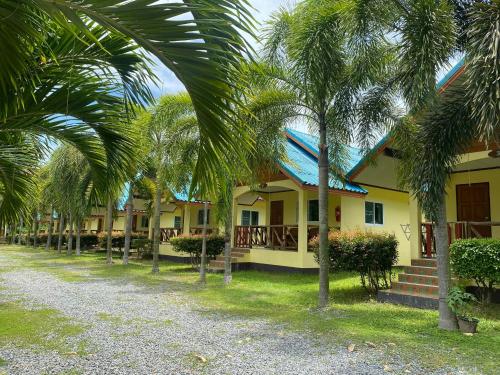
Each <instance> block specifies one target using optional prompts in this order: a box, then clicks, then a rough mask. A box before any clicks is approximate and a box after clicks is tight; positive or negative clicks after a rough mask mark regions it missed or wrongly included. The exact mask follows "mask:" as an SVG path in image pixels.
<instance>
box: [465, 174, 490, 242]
mask: <svg viewBox="0 0 500 375" xmlns="http://www.w3.org/2000/svg"><path fill="white" fill-rule="evenodd" d="M490 220H491V217H490V184H489V183H488V182H482V183H478V184H466V185H457V221H479V222H480V221H490ZM471 235H472V237H491V226H487V225H472V226H471Z"/></svg>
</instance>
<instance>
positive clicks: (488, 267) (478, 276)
mask: <svg viewBox="0 0 500 375" xmlns="http://www.w3.org/2000/svg"><path fill="white" fill-rule="evenodd" d="M450 262H451V267H452V270H453V273H454V275H455V276H457V277H459V278H461V279H469V280H474V281H475V282H476V284H477V286H478V287H480V289H481V290H482V295H481V298H482V300H483V301H484V302H491V297H492V294H493V290H494V287H495V285H496V284H498V282H499V281H500V240H499V239H491V238H481V239H479V238H474V239H468V240H457V241H455V242H453V243H452V244H451V245H450Z"/></svg>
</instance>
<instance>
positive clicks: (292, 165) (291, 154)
mask: <svg viewBox="0 0 500 375" xmlns="http://www.w3.org/2000/svg"><path fill="white" fill-rule="evenodd" d="M287 133H288V134H290V135H292V137H293V138H294V139H296V140H297V141H298V142H300V143H301V144H302V145H304V146H305V147H307V148H308V149H310V150H313V151H314V152H315V153H316V154H317V152H318V147H317V146H313V145H317V144H318V143H319V139H318V138H317V137H315V136H313V135H311V134H306V133H302V132H299V131H296V130H291V129H287ZM286 152H287V158H288V161H287V162H286V163H285V162H282V163H281V166H282V167H283V169H284V170H285V171H286V172H287V173H289V174H290V175H291V176H292V177H293V178H295V179H296V180H297V181H299V182H300V183H302V184H305V185H312V186H318V184H319V173H318V159H317V157H316V156H315V155H311V153H310V152H308V151H307V150H305V149H304V148H303V147H302V146H301V145H299V144H298V143H296V142H295V141H294V140H292V139H287V145H286ZM349 154H350V160H349V165H354V164H356V163H357V162H358V161H359V159H360V158H361V155H360V153H359V150H358V149H356V148H354V147H350V148H349ZM329 185H330V189H339V190H346V191H350V192H354V193H361V194H366V193H367V191H366V190H365V189H363V188H362V187H360V186H358V185H356V184H352V183H349V182H345V183H343V182H342V181H340V180H339V179H338V178H335V177H333V176H331V177H330V181H329Z"/></svg>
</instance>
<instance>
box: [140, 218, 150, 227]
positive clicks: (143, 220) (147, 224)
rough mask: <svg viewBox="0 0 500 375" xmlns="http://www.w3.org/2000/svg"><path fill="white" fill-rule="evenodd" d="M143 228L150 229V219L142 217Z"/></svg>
mask: <svg viewBox="0 0 500 375" xmlns="http://www.w3.org/2000/svg"><path fill="white" fill-rule="evenodd" d="M141 227H142V228H148V227H149V217H147V216H141Z"/></svg>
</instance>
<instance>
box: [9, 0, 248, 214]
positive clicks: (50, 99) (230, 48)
mask: <svg viewBox="0 0 500 375" xmlns="http://www.w3.org/2000/svg"><path fill="white" fill-rule="evenodd" d="M0 14H2V15H4V16H3V17H2V23H1V24H0V64H1V66H2V71H1V72H0V102H2V103H3V105H2V107H1V109H0V120H1V121H2V130H5V131H9V132H23V133H28V134H37V135H39V134H43V135H49V136H52V137H57V138H59V139H63V140H65V141H67V142H70V143H72V144H73V145H74V146H76V147H77V148H79V150H80V151H81V152H82V153H84V154H85V155H86V157H87V158H88V160H89V162H90V164H91V167H92V169H93V170H94V173H99V166H101V165H102V164H103V163H104V162H105V160H108V161H109V162H110V163H112V164H113V163H116V164H119V162H120V161H121V163H122V165H124V166H126V165H127V162H126V159H127V158H128V156H129V155H128V151H129V150H131V149H132V147H131V144H130V143H129V142H128V141H127V140H126V139H124V138H123V137H122V136H121V134H120V133H121V131H120V127H119V126H117V125H116V124H119V123H121V122H123V121H122V120H123V119H124V118H125V119H126V118H128V117H129V114H130V111H131V110H132V109H133V106H132V104H134V103H136V104H141V103H144V102H150V101H151V99H152V96H151V93H150V91H149V89H148V86H147V83H148V80H150V79H153V80H154V75H153V73H152V72H151V69H150V68H149V67H148V63H149V59H148V58H147V57H146V56H145V54H143V53H141V52H140V48H142V49H144V50H146V51H147V52H149V53H151V54H152V55H154V56H156V57H157V58H158V59H159V60H160V61H161V63H162V64H163V65H165V66H166V67H167V68H169V69H170V70H172V71H173V72H174V74H175V75H176V76H177V78H179V80H180V81H181V82H182V83H183V84H184V85H185V87H186V89H187V91H188V93H189V94H190V95H191V97H192V101H193V106H194V108H195V110H196V112H197V115H198V117H199V125H200V129H202V130H203V132H204V138H203V142H204V147H203V148H201V150H202V152H203V156H204V157H203V158H200V159H199V162H198V166H197V171H198V173H196V174H195V175H196V176H195V178H200V179H205V180H210V179H211V178H212V177H213V173H214V170H215V167H216V165H217V163H218V162H220V161H219V160H218V156H220V154H221V153H222V152H223V151H225V150H226V149H229V150H230V151H234V152H238V150H239V149H240V148H241V147H244V146H245V141H243V142H240V139H238V137H236V136H234V134H233V133H232V132H230V131H229V130H228V129H227V128H226V127H225V123H226V120H227V119H228V112H227V110H228V109H229V106H230V103H231V102H232V101H233V99H232V96H233V95H232V91H233V79H232V76H233V72H234V71H236V70H237V68H238V65H239V63H240V60H241V59H242V55H243V54H245V53H246V46H245V42H244V40H243V38H242V37H241V36H240V31H246V32H250V33H251V27H252V25H251V23H252V20H251V17H250V16H249V11H248V9H247V7H246V2H245V1H239V0H231V1H229V0H190V1H184V2H177V3H170V2H169V3H161V2H157V1H156V0H140V1H134V2H123V1H121V0H113V1H106V2H102V1H96V0H84V1H80V0H78V1H76V0H75V1H71V0H69V1H67V0H64V1H63V0H57V1H52V0H50V1H49V0H32V1H28V0H21V1H16V2H14V1H2V2H1V3H0ZM49 93H50V95H48V94H49ZM117 93H120V94H121V95H118V96H117V95H116V94H117ZM123 106H125V107H126V108H127V110H125V111H123V110H121V109H122V107H123ZM75 124H76V126H75ZM242 130H244V129H241V128H240V129H239V131H238V133H237V134H240V133H241V134H243V131H242ZM244 140H245V139H244ZM3 145H9V146H11V144H10V143H4V144H3ZM222 161H223V160H222ZM18 169H19V170H21V168H18ZM114 169H115V173H117V174H118V176H119V177H124V174H125V171H124V169H125V168H121V169H117V168H114ZM201 171H203V173H201ZM205 172H206V173H205ZM0 177H3V179H1V180H0V185H1V186H2V189H4V190H5V189H10V186H11V185H12V182H16V183H19V179H16V180H12V181H10V179H7V178H5V177H4V175H2V176H0ZM206 185H207V186H208V185H209V184H206ZM9 191H10V190H9ZM20 192H22V191H21V190H18V193H17V195H18V197H22V198H23V199H22V200H21V201H18V202H17V205H16V207H18V208H19V207H21V206H22V205H21V204H22V203H24V205H25V206H26V197H27V194H24V195H22V196H21V194H20ZM6 201H7V200H6V199H4V200H3V201H2V202H1V204H2V209H1V210H0V214H1V215H4V216H7V215H9V216H10V217H12V218H14V219H16V218H18V217H19V210H16V209H10V210H6V209H4V207H3V206H5V207H8V206H7V205H10V206H13V203H5V202H6ZM11 202H14V201H11Z"/></svg>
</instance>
